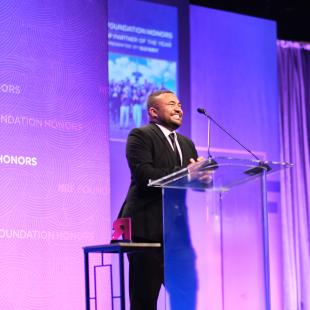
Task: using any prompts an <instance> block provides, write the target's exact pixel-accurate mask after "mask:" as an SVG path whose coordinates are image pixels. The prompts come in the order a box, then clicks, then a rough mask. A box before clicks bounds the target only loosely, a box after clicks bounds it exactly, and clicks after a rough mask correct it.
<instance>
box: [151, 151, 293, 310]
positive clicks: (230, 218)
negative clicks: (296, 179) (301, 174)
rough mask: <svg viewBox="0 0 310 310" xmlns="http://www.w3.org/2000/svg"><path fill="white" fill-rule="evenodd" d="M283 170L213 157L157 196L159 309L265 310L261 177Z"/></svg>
mask: <svg viewBox="0 0 310 310" xmlns="http://www.w3.org/2000/svg"><path fill="white" fill-rule="evenodd" d="M291 166H292V165H291V164H288V163H284V162H282V163H278V162H269V161H264V162H262V161H257V160H244V159H234V158H226V157H218V158H215V159H212V160H206V161H203V162H199V163H197V164H195V166H194V167H193V171H192V173H189V172H188V169H187V168H185V169H182V170H180V171H178V172H175V173H172V174H170V175H168V176H165V177H163V178H161V179H158V180H154V181H150V183H149V186H155V187H161V188H162V192H163V233H164V242H163V246H164V264H165V288H166V291H167V298H166V300H167V302H166V309H171V310H194V309H195V310H208V309H212V310H236V309H238V310H249V309H251V310H270V309H271V305H270V276H269V241H268V203H267V189H266V188H267V176H268V175H269V174H271V173H274V172H277V171H279V170H281V169H285V168H289V167H291Z"/></svg>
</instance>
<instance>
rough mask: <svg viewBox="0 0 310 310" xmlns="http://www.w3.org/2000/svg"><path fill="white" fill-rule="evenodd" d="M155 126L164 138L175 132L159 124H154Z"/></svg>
mask: <svg viewBox="0 0 310 310" xmlns="http://www.w3.org/2000/svg"><path fill="white" fill-rule="evenodd" d="M154 124H155V125H156V126H158V127H159V129H160V130H161V131H162V132H163V134H164V135H165V137H168V136H169V134H171V133H172V132H175V131H171V130H169V129H167V128H166V127H164V126H163V125H160V124H156V123H154Z"/></svg>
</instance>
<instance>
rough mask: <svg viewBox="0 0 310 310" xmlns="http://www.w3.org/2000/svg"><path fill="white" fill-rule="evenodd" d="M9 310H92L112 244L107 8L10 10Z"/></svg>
mask: <svg viewBox="0 0 310 310" xmlns="http://www.w3.org/2000/svg"><path fill="white" fill-rule="evenodd" d="M0 12H1V13H0V33H1V35H0V59H1V60H0V63H1V65H0V89H1V91H0V102H1V105H0V127H1V130H0V140H1V149H0V247H1V258H0V274H1V276H0V279H1V281H0V291H1V297H0V308H1V309H6V310H9V309H46V310H49V309H55V310H56V309H57V310H59V309H70V310H72V309H84V307H85V306H84V304H85V303H84V282H83V281H84V272H83V252H82V246H84V245H89V244H96V243H102V242H104V241H106V240H108V239H109V238H110V206H109V152H108V150H109V148H108V109H107V96H106V93H107V31H106V23H107V16H106V15H107V12H106V3H105V1H103V0H102V1H86V0H69V1H56V2H55V1H50V0H48V1H43V2H42V1H1V3H0Z"/></svg>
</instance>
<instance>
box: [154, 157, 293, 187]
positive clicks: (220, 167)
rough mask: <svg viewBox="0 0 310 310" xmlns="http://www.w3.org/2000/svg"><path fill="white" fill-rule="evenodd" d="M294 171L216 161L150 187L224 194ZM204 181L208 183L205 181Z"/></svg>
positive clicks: (233, 160) (252, 162)
mask: <svg viewBox="0 0 310 310" xmlns="http://www.w3.org/2000/svg"><path fill="white" fill-rule="evenodd" d="M291 167H293V164H290V163H287V162H274V161H259V160H249V159H236V158H230V157H216V158H211V159H207V160H204V161H201V162H197V163H196V164H194V166H193V167H192V168H191V172H189V170H188V169H187V168H184V169H182V170H179V171H177V172H174V173H172V174H169V175H167V176H165V177H162V178H160V179H158V180H150V182H149V184H148V186H153V187H162V188H180V189H181V188H196V189H208V190H212V191H220V192H224V191H228V190H230V189H231V188H232V187H234V186H236V185H239V184H242V183H246V182H248V181H251V180H253V179H255V178H258V177H261V176H263V175H265V174H271V173H274V172H277V171H280V170H282V169H286V168H291ZM203 178H204V179H205V180H204V181H202V179H203Z"/></svg>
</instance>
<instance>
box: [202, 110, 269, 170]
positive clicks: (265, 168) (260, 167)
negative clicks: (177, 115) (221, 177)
mask: <svg viewBox="0 0 310 310" xmlns="http://www.w3.org/2000/svg"><path fill="white" fill-rule="evenodd" d="M197 112H198V113H200V114H203V115H204V116H206V117H207V118H208V120H209V122H210V121H212V122H213V123H214V124H215V125H216V126H217V127H219V128H220V129H221V130H222V131H224V132H225V133H226V134H227V135H228V136H229V137H231V138H232V139H233V140H234V141H235V142H237V143H238V144H239V145H240V146H241V147H242V148H244V149H245V150H246V151H247V152H248V153H249V154H251V155H252V156H253V157H254V158H255V159H256V160H258V161H259V166H257V167H254V168H250V169H249V170H246V171H245V172H244V173H246V174H248V175H255V174H258V173H260V172H262V171H263V170H266V171H270V170H271V167H270V166H269V165H267V164H265V163H264V162H263V161H262V160H261V159H260V158H259V157H258V156H256V155H255V154H254V153H253V152H252V151H251V150H250V149H248V148H247V147H246V146H245V145H243V144H242V143H241V142H240V141H239V140H237V139H236V138H235V137H234V136H232V135H231V134H230V133H229V132H228V131H227V130H226V129H225V128H223V127H222V126H221V125H220V124H219V123H218V122H217V121H216V120H215V119H214V118H212V117H211V116H210V114H209V113H207V111H206V110H205V109H204V108H201V107H200V108H198V109H197ZM209 135H210V123H209V124H208V154H209V156H210V152H209V148H210V145H209V142H210V138H209Z"/></svg>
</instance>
